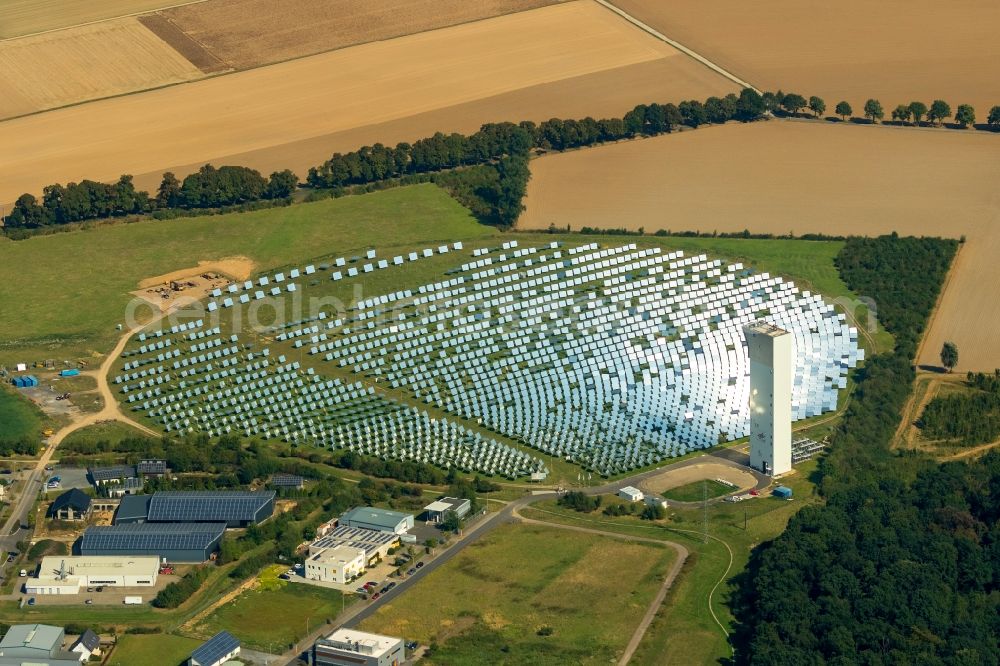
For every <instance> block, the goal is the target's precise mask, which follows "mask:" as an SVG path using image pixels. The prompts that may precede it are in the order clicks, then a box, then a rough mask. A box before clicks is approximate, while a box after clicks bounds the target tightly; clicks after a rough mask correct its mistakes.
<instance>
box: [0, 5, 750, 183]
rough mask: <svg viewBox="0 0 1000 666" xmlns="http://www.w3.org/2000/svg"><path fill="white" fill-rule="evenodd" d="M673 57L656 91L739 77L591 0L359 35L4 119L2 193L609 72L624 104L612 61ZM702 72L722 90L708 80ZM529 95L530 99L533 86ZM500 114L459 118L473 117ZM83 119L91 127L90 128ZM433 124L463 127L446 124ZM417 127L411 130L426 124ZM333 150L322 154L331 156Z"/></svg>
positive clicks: (524, 112)
mask: <svg viewBox="0 0 1000 666" xmlns="http://www.w3.org/2000/svg"><path fill="white" fill-rule="evenodd" d="M456 54H465V55H464V56H463V57H461V58H457V57H455V56H456ZM664 60H665V61H667V65H668V66H667V67H666V68H665V69H666V70H667V71H670V69H671V67H677V72H678V73H677V74H676V76H675V77H674V79H673V81H674V82H676V85H675V86H674V87H673V89H671V88H670V87H669V84H670V81H669V80H668V81H667V82H660V83H659V85H660V86H661V88H660V89H661V90H664V93H663V95H662V96H661V97H659V99H664V100H666V99H677V98H678V97H682V96H687V95H699V96H701V95H704V94H712V92H714V91H716V90H718V89H719V88H722V89H724V90H728V89H731V86H730V85H729V83H728V82H726V81H724V80H722V79H721V77H718V76H716V75H714V74H712V73H710V72H708V73H706V72H707V70H705V68H704V67H700V66H696V65H695V64H694V63H692V62H691V61H690V59H689V58H687V57H685V56H682V55H680V54H679V53H678V52H677V51H675V50H673V49H671V48H670V47H668V46H667V45H665V44H663V43H662V42H660V41H658V40H656V39H655V38H653V37H651V36H649V35H647V34H646V33H644V32H642V31H640V30H638V29H637V28H634V27H633V26H631V25H630V24H629V23H627V22H626V21H624V20H623V19H621V18H620V17H618V16H616V15H615V14H613V13H612V12H610V11H609V10H607V9H604V8H602V7H599V6H597V5H595V4H593V3H590V2H575V3H570V4H563V5H554V6H551V7H545V8H542V9H538V10H533V11H530V12H521V13H518V14H512V15H508V16H503V17H499V18H495V19H489V20H486V21H479V22H476V23H470V24H466V25H461V26H455V27H452V28H445V29H442V30H438V31H433V32H427V33H421V34H419V35H411V36H409V37H401V38H399V39H394V40H391V41H388V42H378V43H373V44H366V45H363V46H356V47H351V48H349V49H342V50H340V51H334V52H331V53H326V54H322V55H318V56H313V57H310V58H302V59H299V60H294V61H291V62H286V63H282V64H280V65H274V66H270V67H264V68H259V69H255V70H251V71H247V72H240V73H238V74H231V75H227V76H221V77H216V78H212V79H207V80H202V81H196V82H193V83H190V84H188V85H184V86H174V87H171V88H165V89H160V90H154V91H149V92H146V93H143V94H137V95H130V96H126V97H119V98H115V99H109V100H102V101H99V102H94V103H92V104H88V105H82V106H79V107H73V108H68V109H60V110H58V111H54V112H51V113H46V114H39V115H36V116H32V117H26V118H18V119H15V120H12V121H8V122H6V123H2V124H0V144H2V145H4V146H5V150H4V151H3V153H2V154H0V201H13V200H14V199H15V198H17V196H18V195H20V194H21V193H22V192H25V191H36V190H40V189H41V187H42V186H43V185H45V184H48V183H51V182H57V181H62V182H65V181H67V180H79V179H81V178H83V177H89V178H93V179H114V178H117V176H118V174H120V173H122V172H126V173H132V174H136V175H138V174H144V173H150V172H162V170H163V169H166V168H170V167H175V166H178V165H187V164H197V163H199V162H204V161H207V160H216V161H218V158H220V157H224V156H231V155H234V154H239V153H245V152H252V151H263V150H270V149H274V148H276V147H280V146H283V145H286V144H289V143H293V142H305V141H308V140H310V139H316V138H317V137H324V136H329V135H331V134H335V133H338V132H343V131H347V130H351V129H356V128H359V127H365V126H370V125H375V124H378V123H387V122H391V121H395V120H400V119H402V118H407V117H411V116H415V115H419V114H422V113H428V112H432V111H436V110H440V109H447V108H449V107H452V106H455V105H461V104H465V103H470V102H476V101H481V100H488V99H490V98H492V97H494V96H497V95H502V94H505V93H511V92H516V91H520V90H523V89H525V88H529V87H531V86H545V85H552V84H558V83H561V82H564V81H568V80H571V79H575V78H578V77H586V76H588V75H593V74H597V73H607V74H608V76H607V77H604V78H603V79H602V80H601V84H602V87H601V88H600V89H599V90H598V91H597V96H598V97H602V96H605V95H606V96H607V97H606V99H617V100H618V103H617V104H614V105H610V104H609V105H603V106H604V108H609V107H610V106H614V107H616V109H617V110H616V111H615V113H617V114H621V113H623V112H624V111H625V110H627V108H628V107H629V106H630V105H631V104H634V103H636V101H638V100H637V99H636V97H635V91H633V90H630V89H629V86H628V83H629V80H628V77H622V76H616V75H615V74H614V72H616V71H617V70H620V69H622V68H625V67H628V66H633V65H637V64H646V63H656V62H660V61H664ZM657 69H658V71H659V72H661V73H662V72H663V71H664V68H657ZM619 74H621V72H619ZM706 81H707V82H709V85H708V86H707V87H708V88H710V89H711V90H712V92H707V91H706V89H705V88H706V86H705V85H704V83H705V82H706ZM719 81H723V82H722V83H719ZM603 86H608V87H607V88H604V87H603ZM583 92H586V90H584V91H583ZM522 100H524V101H526V102H530V101H531V96H530V95H529V96H527V97H526V98H522ZM586 101H587V100H586V98H579V100H578V101H577V102H574V103H573V104H566V103H562V108H569V107H573V108H580V107H582V106H586V104H585V103H584V102H586ZM643 101H651V100H650V99H649V97H645V99H644V100H643ZM555 106H559V105H555ZM515 111H517V112H516V113H512V114H510V115H506V116H505V117H504V118H503V119H511V118H512V117H513V119H522V118H525V117H529V118H530V117H539V116H544V117H548V116H547V115H546V114H548V113H551V112H552V111H553V108H551V107H549V108H546V107H545V106H544V105H542V104H538V105H537V106H528V107H519V109H515ZM600 111H601V109H600V108H598V109H596V110H592V111H589V112H588V113H597V112H600ZM495 113H496V112H495V111H492V112H484V113H481V114H480V115H479V116H478V117H476V116H472V117H468V118H462V119H461V123H462V125H463V128H464V129H468V128H469V125H473V127H474V126H475V125H478V124H479V123H481V122H483V121H484V120H486V119H487V118H489V117H494V116H495ZM484 116H487V118H484ZM79 127H87V128H88V132H87V133H86V135H85V136H81V133H80V132H79V131H78V129H77V128H79ZM434 129H435V130H438V129H440V130H452V129H462V128H458V127H454V126H448V125H442V124H438V125H436V126H435V127H434ZM407 134H408V136H407V138H408V139H410V140H413V139H416V138H419V137H420V136H421V135H422V134H425V132H421V133H420V134H417V135H416V136H414V132H412V131H411V132H408V133H407ZM40 137H44V138H45V141H44V142H41V141H40V140H39V138H40ZM379 139H380V140H382V141H389V140H391V138H390V137H379ZM137 146H142V150H137V149H136V147H137ZM350 147H357V144H354V145H352V146H350ZM332 150H333V146H327V147H326V148H325V149H323V150H321V151H319V150H317V151H316V152H319V153H321V154H322V156H323V157H326V156H329V154H330V152H332ZM317 161H318V160H314V161H311V163H312V164H315V163H317ZM262 162H264V160H262ZM300 164H301V163H300ZM253 166H260V165H258V164H253ZM286 166H292V167H295V168H298V167H299V166H300V165H296V164H289V163H288V162H283V163H268V164H267V165H266V166H265V167H264V168H265V169H266V168H269V167H273V168H284V167H286ZM300 175H304V173H302V172H301V170H300Z"/></svg>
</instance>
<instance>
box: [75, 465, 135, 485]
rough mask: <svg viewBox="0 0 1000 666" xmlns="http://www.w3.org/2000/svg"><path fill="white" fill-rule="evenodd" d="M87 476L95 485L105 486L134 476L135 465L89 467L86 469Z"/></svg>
mask: <svg viewBox="0 0 1000 666" xmlns="http://www.w3.org/2000/svg"><path fill="white" fill-rule="evenodd" d="M87 476H89V477H90V482H91V483H93V484H94V486H95V487H98V486H105V485H108V484H111V483H124V481H125V480H126V479H134V478H135V477H136V473H135V467H134V466H132V465H114V466H112V467H91V468H90V469H88V470H87Z"/></svg>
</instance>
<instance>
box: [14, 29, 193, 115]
mask: <svg viewBox="0 0 1000 666" xmlns="http://www.w3.org/2000/svg"><path fill="white" fill-rule="evenodd" d="M201 76H202V73H201V71H199V70H198V68H197V67H195V66H194V65H192V64H191V63H190V62H188V60H187V59H186V58H184V56H182V55H181V54H180V53H178V52H177V51H175V50H174V49H172V48H171V47H170V46H169V45H167V43H166V42H164V41H163V40H161V39H160V38H159V37H157V36H156V35H154V34H153V33H152V32H150V31H149V30H147V29H146V27H145V26H143V25H142V24H140V23H139V21H138V20H137V19H135V18H122V19H114V20H111V21H102V22H100V23H93V24H91V25H86V26H80V27H76V28H69V29H67V30H57V31H55V32H47V33H44V34H41V35H35V36H32V37H21V38H19V39H11V40H4V41H0V119H2V118H9V117H11V116H16V115H21V114H25V113H32V112H34V111H41V110H44V109H51V108H55V107H58V106H64V105H67V104H75V103H77V102H83V101H86V100H90V99H97V98H102V97H109V96H111V95H121V94H123V93H128V92H133V91H135V90H142V89H146V88H150V87H154V86H162V85H167V84H170V83H179V82H181V81H190V80H192V79H196V78H200V77H201Z"/></svg>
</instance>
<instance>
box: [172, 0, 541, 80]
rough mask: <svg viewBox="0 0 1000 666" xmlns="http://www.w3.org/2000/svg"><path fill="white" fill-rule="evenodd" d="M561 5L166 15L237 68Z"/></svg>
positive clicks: (369, 2) (241, 6) (351, 5)
mask: <svg viewBox="0 0 1000 666" xmlns="http://www.w3.org/2000/svg"><path fill="white" fill-rule="evenodd" d="M558 1H559V0H477V1H476V2H469V1H468V0H409V1H408V2H399V0H327V1H326V2H317V0H212V1H211V2H204V3H200V4H197V5H187V6H184V7H178V8H176V9H170V10H167V11H164V12H162V13H161V14H162V16H164V17H166V18H168V19H169V20H170V22H171V23H173V24H174V25H176V26H177V27H178V28H180V29H181V30H183V31H184V32H185V33H187V34H188V35H189V36H190V37H192V38H193V39H195V40H196V41H198V42H199V43H200V44H202V45H203V46H204V47H205V48H206V49H208V50H209V51H210V52H211V53H212V54H214V55H215V56H216V57H218V58H219V59H221V60H222V61H224V62H226V63H227V64H228V65H229V66H230V67H233V68H235V69H246V68H248V67H257V66H259V65H266V64H270V63H275V62H281V61H283V60H289V59H291V58H299V57H302V56H307V55H313V54H315V53H322V52H324V51H331V50H333V49H339V48H344V47H345V46H354V45H355V44H364V43H367V42H373V41H378V40H383V39H391V38H393V37H401V36H403V35H410V34H413V33H417V32H424V31H426V30H433V29H436V28H443V27H446V26H451V25H457V24H459V23H467V22H469V21H476V20H479V19H484V18H490V17H494V16H500V15H502V14H510V13H513V12H520V11H524V10H526V9H534V8H536V7H542V6H544V5H550V4H554V3H556V2H558Z"/></svg>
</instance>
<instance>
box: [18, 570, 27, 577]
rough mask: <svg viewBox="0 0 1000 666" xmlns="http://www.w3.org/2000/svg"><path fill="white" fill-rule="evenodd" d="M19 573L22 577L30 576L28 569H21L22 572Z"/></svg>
mask: <svg viewBox="0 0 1000 666" xmlns="http://www.w3.org/2000/svg"><path fill="white" fill-rule="evenodd" d="M19 575H20V576H21V578H27V577H28V570H27V569H21V573H20V574H19Z"/></svg>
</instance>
